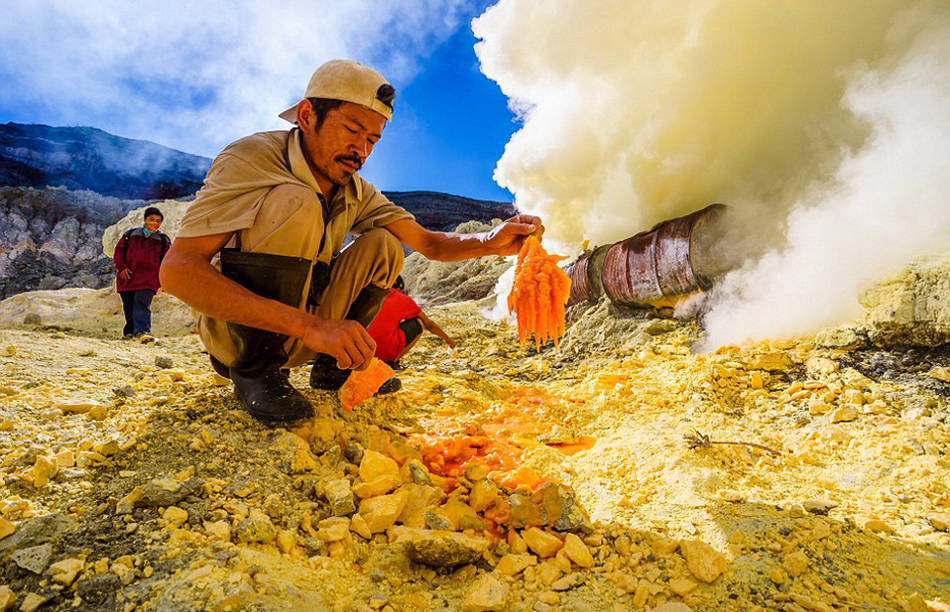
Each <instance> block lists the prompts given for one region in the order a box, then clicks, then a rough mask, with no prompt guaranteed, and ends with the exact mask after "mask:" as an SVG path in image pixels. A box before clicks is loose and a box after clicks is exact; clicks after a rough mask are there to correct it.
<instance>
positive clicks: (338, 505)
mask: <svg viewBox="0 0 950 612" xmlns="http://www.w3.org/2000/svg"><path fill="white" fill-rule="evenodd" d="M323 495H324V497H326V500H327V502H328V503H329V504H330V512H331V514H333V516H348V515H350V514H353V513H354V512H356V503H355V502H354V500H353V491H352V490H351V489H350V481H349V480H347V479H346V478H337V479H335V480H329V481H327V482H326V483H324V485H323Z"/></svg>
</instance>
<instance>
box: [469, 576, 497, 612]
mask: <svg viewBox="0 0 950 612" xmlns="http://www.w3.org/2000/svg"><path fill="white" fill-rule="evenodd" d="M508 590H509V587H508V585H507V584H505V583H503V582H502V581H501V580H499V579H498V578H496V577H495V576H493V575H491V574H485V575H484V576H482V577H481V578H480V579H479V580H478V582H476V583H475V585H474V586H473V587H472V589H471V590H470V591H469V592H468V595H466V597H465V601H464V602H463V603H462V612H485V611H489V610H504V609H505V608H506V603H505V602H506V601H507V599H508Z"/></svg>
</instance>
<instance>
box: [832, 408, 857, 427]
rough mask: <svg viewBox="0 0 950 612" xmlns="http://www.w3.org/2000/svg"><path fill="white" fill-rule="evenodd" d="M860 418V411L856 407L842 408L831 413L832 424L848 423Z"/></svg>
mask: <svg viewBox="0 0 950 612" xmlns="http://www.w3.org/2000/svg"><path fill="white" fill-rule="evenodd" d="M856 418H858V409H857V408H855V407H854V406H842V407H841V408H838V409H837V410H835V411H834V412H832V413H831V422H832V423H846V422H848V421H853V420H855V419H856Z"/></svg>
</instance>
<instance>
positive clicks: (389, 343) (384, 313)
mask: <svg viewBox="0 0 950 612" xmlns="http://www.w3.org/2000/svg"><path fill="white" fill-rule="evenodd" d="M420 312H422V309H421V308H419V305H418V304H416V302H415V300H413V299H412V298H411V297H409V296H408V295H406V294H405V293H403V292H401V291H399V290H398V289H390V290H389V294H388V295H387V296H386V299H385V300H384V301H383V306H382V308H380V309H379V314H377V315H376V318H375V319H373V322H372V323H370V325H369V329H367V330H366V331H368V332H369V335H370V337H372V338H373V340H375V341H376V356H377V357H379V358H380V359H382V360H383V361H393V360H394V359H398V358H399V353H401V352H402V350H403V349H404V348H406V335H405V334H404V333H403V331H402V330H401V329H399V324H400V323H402V322H403V321H405V320H406V319H413V318H415V317H418V316H419V313H420Z"/></svg>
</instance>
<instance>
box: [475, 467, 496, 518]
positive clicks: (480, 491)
mask: <svg viewBox="0 0 950 612" xmlns="http://www.w3.org/2000/svg"><path fill="white" fill-rule="evenodd" d="M472 467H482V466H472ZM498 496H499V491H498V486H497V485H496V484H495V483H493V482H492V481H490V480H488V479H487V478H482V479H481V480H476V481H474V482H473V483H472V489H471V491H469V494H468V504H469V505H470V506H471V507H472V509H473V510H475V512H482V511H483V510H485V509H486V508H488V506H490V505H492V503H494V501H495V500H496V499H498Z"/></svg>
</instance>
